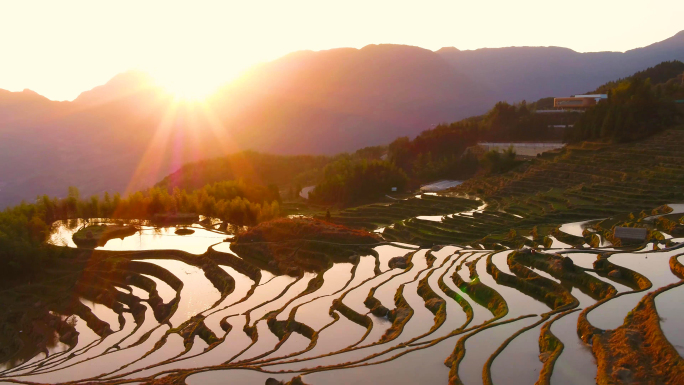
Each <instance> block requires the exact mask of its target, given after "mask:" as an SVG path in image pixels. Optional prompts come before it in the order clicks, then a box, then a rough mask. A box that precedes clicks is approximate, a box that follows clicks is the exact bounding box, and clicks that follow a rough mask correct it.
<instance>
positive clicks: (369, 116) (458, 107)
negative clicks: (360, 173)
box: [0, 33, 684, 207]
mask: <svg viewBox="0 0 684 385" xmlns="http://www.w3.org/2000/svg"><path fill="white" fill-rule="evenodd" d="M682 55H684V34H682V33H680V34H677V35H676V36H673V37H672V38H670V39H667V40H665V41H663V42H659V43H655V44H653V45H651V46H648V47H644V48H639V49H635V50H632V51H628V52H626V53H615V52H601V53H578V52H574V51H571V50H568V49H562V48H554V47H537V48H530V47H510V48H499V49H482V50H475V51H457V50H456V51H455V50H453V49H445V50H440V51H438V52H432V51H429V50H426V49H422V48H418V47H410V46H399V45H370V46H367V47H364V48H362V49H351V48H344V49H333V50H328V51H319V52H310V51H307V52H296V53H293V54H290V55H287V56H285V57H282V58H280V59H278V60H275V61H273V62H271V63H266V64H263V65H260V66H257V67H255V68H253V69H251V70H250V71H248V72H247V73H246V74H245V76H243V77H241V78H239V79H238V80H236V81H234V82H232V83H230V84H228V85H226V86H225V87H223V88H221V89H220V90H219V91H218V92H216V93H215V94H214V95H212V96H210V97H209V98H208V100H207V101H206V103H190V102H187V101H183V100H179V99H177V98H174V97H173V96H172V95H169V94H168V93H166V92H165V90H164V89H163V88H162V87H160V86H158V85H156V84H155V83H154V82H153V81H152V80H151V79H150V77H149V76H147V75H145V74H141V73H137V72H129V73H123V74H119V75H117V76H115V77H114V78H112V79H111V81H109V82H107V83H106V84H104V85H102V86H100V87H96V88H94V89H93V90H90V91H85V92H83V94H82V95H81V96H79V97H78V98H77V99H76V100H74V101H73V102H54V101H50V100H48V99H46V98H44V97H42V96H40V95H38V94H36V93H34V92H31V91H28V90H26V91H24V92H6V91H0V163H2V164H12V167H4V168H1V169H0V207H5V206H7V205H9V204H16V203H19V202H20V201H21V200H22V199H25V200H31V199H33V198H34V197H35V196H36V195H39V194H44V193H47V194H50V195H57V194H61V193H62V192H63V191H66V188H67V187H68V186H77V187H79V188H80V189H81V190H82V191H83V192H84V193H86V194H94V193H97V194H102V193H103V192H104V191H124V190H125V191H128V192H132V191H137V190H140V189H144V188H147V187H149V186H151V185H153V184H154V183H156V182H158V181H159V180H161V179H162V178H163V177H164V176H165V175H168V174H169V173H172V172H174V171H176V170H178V169H179V168H180V167H181V166H182V165H184V164H186V163H189V162H196V161H200V160H206V159H211V158H215V157H219V156H225V155H227V154H231V153H235V152H239V151H244V150H256V151H262V152H269V153H277V154H335V153H339V152H345V151H346V152H350V151H355V150H357V149H359V148H361V147H366V146H375V145H383V144H386V143H388V142H390V141H392V140H394V139H395V138H397V137H402V136H407V137H413V136H414V135H417V134H419V133H420V132H421V131H423V130H425V129H428V128H432V127H436V126H438V125H440V124H442V123H445V122H453V121H457V120H460V119H463V118H466V117H468V116H473V115H478V114H482V113H485V112H486V111H487V109H489V108H490V107H491V106H492V105H493V104H494V103H496V102H497V101H506V102H507V103H509V104H517V103H519V102H520V101H521V100H523V99H527V100H535V99H537V98H540V97H548V96H562V95H567V94H575V93H581V92H585V91H586V90H587V89H592V88H595V87H596V86H597V85H599V84H602V83H605V82H606V81H609V80H614V79H618V78H621V77H625V76H628V75H629V74H631V73H633V72H635V71H637V70H640V69H643V68H646V67H648V66H653V65H655V64H657V63H659V62H661V61H664V60H675V59H679V60H684V57H682ZM426 156H427V154H426V155H425V156H423V159H426ZM442 161H443V159H433V160H432V163H433V164H434V163H437V164H439V163H441V162H442ZM421 162H423V163H425V164H426V165H427V166H425V167H427V168H428V169H431V168H433V166H430V160H429V159H428V160H427V161H426V160H421ZM425 167H423V166H421V168H425ZM434 167H436V168H437V169H439V168H440V167H442V166H439V165H437V166H434ZM73 170H78V172H73ZM409 172H410V173H412V172H413V171H409ZM418 173H419V174H425V175H426V178H430V177H432V176H435V175H439V172H434V171H419V172H418ZM102 175H107V178H102V177H101V176H102Z"/></svg>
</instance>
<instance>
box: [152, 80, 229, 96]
mask: <svg viewBox="0 0 684 385" xmlns="http://www.w3.org/2000/svg"><path fill="white" fill-rule="evenodd" d="M157 82H158V83H159V85H160V86H161V87H163V88H164V89H166V91H167V92H169V93H171V94H173V95H175V96H176V97H177V98H178V99H182V100H188V101H202V100H204V99H206V98H207V96H209V95H211V94H212V93H213V92H214V91H216V89H217V88H218V86H219V84H216V82H215V81H211V80H209V81H207V79H197V78H196V77H193V76H183V75H178V76H175V77H170V78H164V77H162V78H158V79H157Z"/></svg>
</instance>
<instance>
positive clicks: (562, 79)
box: [437, 31, 684, 102]
mask: <svg viewBox="0 0 684 385" xmlns="http://www.w3.org/2000/svg"><path fill="white" fill-rule="evenodd" d="M437 53H438V54H439V55H441V56H442V57H443V58H444V59H445V60H447V61H448V62H449V63H450V64H451V65H452V66H453V67H454V68H455V69H456V70H458V71H459V72H461V73H465V74H468V76H470V77H471V79H472V80H473V81H475V82H477V83H478V84H481V85H482V86H484V87H487V88H488V89H489V90H490V91H491V92H492V93H493V94H494V95H496V97H497V99H500V100H507V101H509V102H515V101H519V100H521V99H526V100H528V101H530V100H537V99H540V98H542V97H546V96H562V95H571V94H578V93H583V92H588V91H590V90H593V89H595V88H596V87H598V86H599V85H600V84H603V83H606V82H608V81H611V80H615V79H618V78H622V77H625V76H629V75H631V74H633V73H635V72H637V71H639V70H643V69H645V68H648V67H652V66H654V65H656V64H658V63H660V62H663V61H667V60H684V31H682V32H679V33H678V34H676V35H675V36H673V37H671V38H669V39H667V40H664V41H661V42H659V43H655V44H651V45H649V46H647V47H643V48H637V49H633V50H630V51H627V52H625V53H621V52H589V53H579V52H575V51H573V50H571V49H568V48H560V47H509V48H483V49H478V50H473V51H459V50H458V49H456V48H442V49H440V50H439V51H437Z"/></svg>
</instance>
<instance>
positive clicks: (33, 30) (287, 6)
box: [0, 0, 684, 100]
mask: <svg viewBox="0 0 684 385" xmlns="http://www.w3.org/2000/svg"><path fill="white" fill-rule="evenodd" d="M683 14H684V1H682V0H651V1H648V2H646V1H643V0H641V1H629V0H621V1H613V0H591V1H585V0H573V1H570V2H568V1H561V2H558V1H549V0H545V1H537V0H533V1H509V0H506V1H493V0H479V1H477V0H468V1H429V0H423V1H410V2H402V1H399V0H393V1H371V0H363V1H356V0H347V1H340V2H331V1H325V0H316V1H296V0H287V1H285V0H279V1H255V0H243V1H237V2H228V1H224V2H218V1H215V2H209V1H197V0H195V1H188V2H182V3H181V2H170V1H160V2H156V1H154V2H153V1H143V0H137V1H111V2H103V1H66V0H60V1H28V0H20V1H1V2H0V52H1V53H2V54H1V55H0V88H4V89H8V90H12V91H20V90H22V89H24V88H29V89H32V90H34V91H36V92H38V93H40V94H42V95H45V96H47V97H48V98H51V99H54V100H71V99H74V98H75V97H76V96H78V94H79V93H80V92H82V91H84V90H87V89H90V88H92V87H94V86H97V85H99V84H103V83H105V82H106V81H107V80H109V79H110V78H111V77H112V76H114V75H115V74H117V73H119V72H122V71H125V70H127V69H133V68H136V69H141V70H144V71H148V72H150V73H151V74H152V75H153V76H154V77H155V78H156V79H157V80H158V81H159V82H160V83H161V84H163V85H165V86H167V87H168V88H169V89H170V90H172V91H178V92H186V93H190V94H193V93H196V94H201V93H206V92H209V91H210V90H211V89H212V88H214V87H216V86H218V85H219V84H220V83H223V82H225V81H228V80H230V79H231V78H234V77H235V76H237V75H238V74H239V73H240V71H242V70H244V69H245V68H247V67H249V66H250V65H252V64H254V63H258V62H261V61H267V60H272V59H275V58H277V57H279V56H282V55H284V54H286V53H288V52H292V51H296V50H303V49H311V50H322V49H329V48H337V47H357V48H360V47H363V46H365V45H367V44H380V43H396V44H409V45H416V46H420V47H424V48H428V49H431V50H436V49H439V48H441V47H445V46H453V47H456V48H459V49H476V48H482V47H506V46H549V45H554V46H561V47H568V48H572V49H574V50H576V51H581V52H587V51H625V50H628V49H632V48H637V47H642V46H645V45H648V44H651V43H654V42H657V41H661V40H664V39H666V38H668V37H670V36H672V35H674V34H675V33H677V32H679V31H680V30H682V29H684V23H683V22H682V15H683Z"/></svg>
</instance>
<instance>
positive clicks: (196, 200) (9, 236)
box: [0, 180, 281, 277]
mask: <svg viewBox="0 0 684 385" xmlns="http://www.w3.org/2000/svg"><path fill="white" fill-rule="evenodd" d="M280 203H281V199H280V194H279V192H278V188H277V187H275V186H273V185H271V186H260V185H250V184H247V183H245V182H244V181H242V180H238V181H224V182H217V183H213V184H210V185H206V186H204V187H202V188H200V189H197V190H193V191H187V190H181V189H179V188H174V189H173V190H171V191H169V190H168V189H165V188H161V187H154V188H151V189H148V190H146V191H140V192H136V193H134V194H131V195H128V196H126V197H122V196H121V195H120V194H118V193H117V194H113V195H110V194H108V193H105V194H104V195H103V197H102V198H100V197H99V196H97V195H95V196H92V197H88V198H83V197H81V195H80V193H79V191H78V189H77V188H75V187H70V188H69V191H68V194H67V196H66V197H64V198H51V197H48V196H46V195H44V196H41V197H38V199H36V201H35V202H34V203H26V202H24V203H21V204H19V205H17V206H15V207H11V208H7V209H5V210H4V211H2V212H0V272H1V273H0V275H1V276H5V277H14V276H21V275H23V274H31V273H32V272H35V271H36V270H37V269H39V268H40V267H42V266H46V265H49V264H50V261H52V260H53V259H54V258H55V257H59V256H60V255H63V254H64V253H65V251H64V250H63V249H62V248H56V247H51V246H49V245H47V243H46V240H47V237H48V236H49V235H50V233H51V232H52V224H53V223H54V222H55V221H58V220H65V219H72V218H114V219H153V218H154V216H155V214H162V213H196V214H201V215H205V216H208V217H214V218H219V219H221V220H223V221H225V222H229V223H233V224H238V225H254V224H257V223H259V222H262V221H268V220H270V219H273V218H276V217H279V216H280V215H281V211H280Z"/></svg>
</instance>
